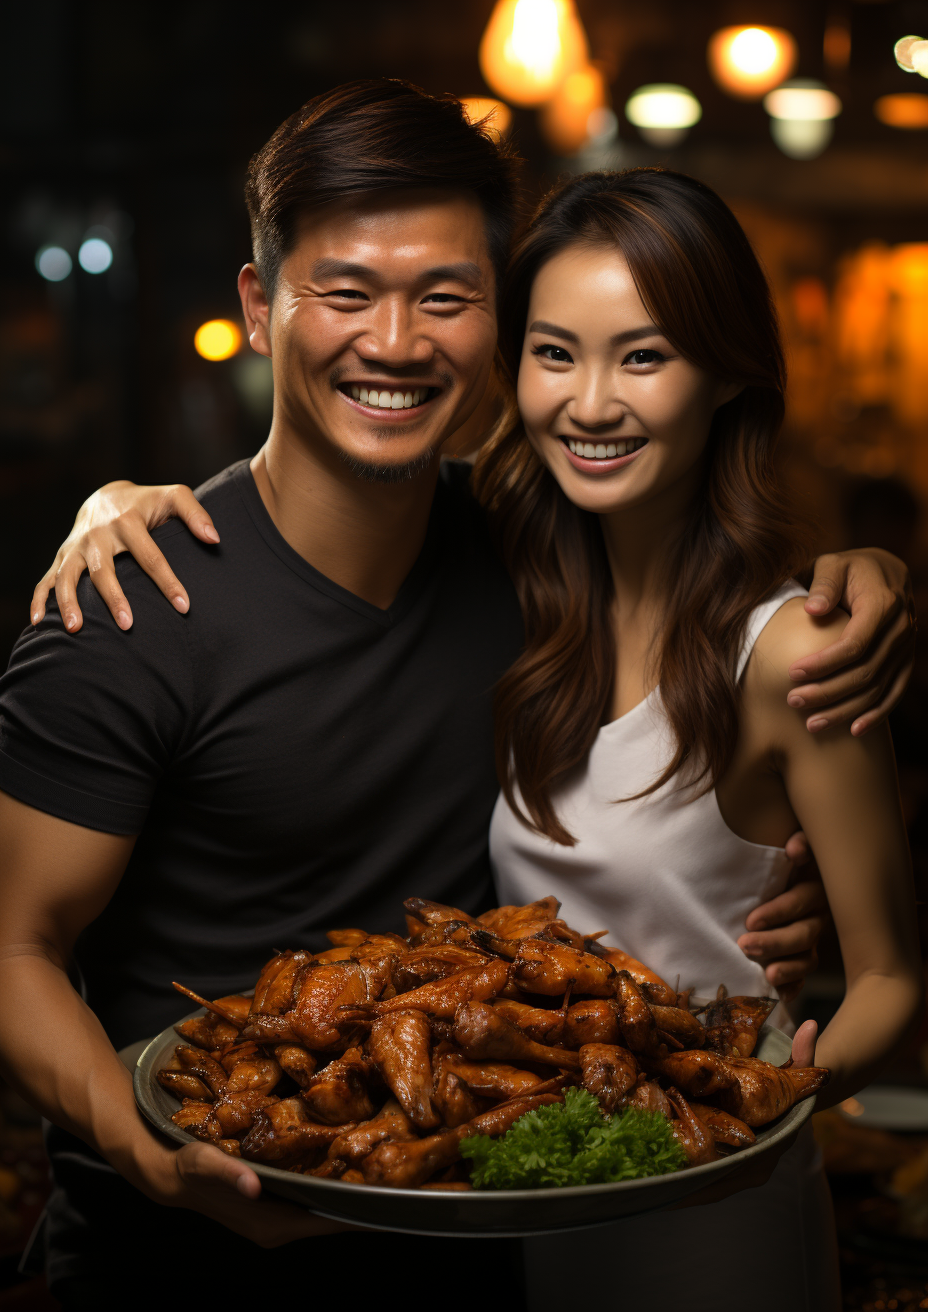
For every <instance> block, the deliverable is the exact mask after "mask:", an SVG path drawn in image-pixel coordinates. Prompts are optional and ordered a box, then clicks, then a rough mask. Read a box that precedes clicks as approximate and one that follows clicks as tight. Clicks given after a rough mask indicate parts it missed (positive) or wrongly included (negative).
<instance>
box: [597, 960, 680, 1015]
mask: <svg viewBox="0 0 928 1312" xmlns="http://www.w3.org/2000/svg"><path fill="white" fill-rule="evenodd" d="M599 951H600V952H601V953H602V954H603V956H604V957H605V959H606V960H607V961H608V962H611V964H612V965H613V966H615V968H616V970H627V971H628V973H629V975H631V977H632V979H633V980H634V981H635V983H636V984H638V985H640V986H641V987H642V988H646V990H647V994H646V997H647V1001H648V1002H658V1003H660V1004H661V1005H662V1006H665V1007H675V1006H676V1005H677V994H676V991H675V990H674V989H672V988H671V987H670V985H669V984H668V983H667V981H666V980H663V979H661V977H660V975H656V974H655V973H654V971H653V970H648V968H647V966H645V965H644V964H643V963H642V962H640V961H638V960H636V959H635V957H630V956H629V955H628V953H627V952H623V951H622V950H621V948H607V947H600V949H599Z"/></svg>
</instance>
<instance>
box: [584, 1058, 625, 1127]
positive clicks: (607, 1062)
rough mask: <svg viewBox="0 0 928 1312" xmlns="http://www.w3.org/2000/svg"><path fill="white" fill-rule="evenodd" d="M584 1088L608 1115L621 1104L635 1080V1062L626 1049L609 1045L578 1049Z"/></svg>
mask: <svg viewBox="0 0 928 1312" xmlns="http://www.w3.org/2000/svg"><path fill="white" fill-rule="evenodd" d="M580 1070H581V1072H582V1083H583V1087H584V1089H586V1090H587V1091H588V1092H589V1093H592V1094H593V1096H594V1097H596V1098H598V1099H599V1105H600V1107H601V1108H602V1109H603V1111H604V1112H607V1113H608V1114H609V1115H611V1114H612V1113H613V1112H614V1111H616V1110H617V1109H618V1108H619V1107H621V1106H622V1105H623V1104H624V1102H625V1095H626V1094H627V1093H628V1091H629V1089H631V1088H632V1087H633V1086H634V1084H635V1081H636V1080H637V1079H638V1063H637V1062H636V1061H635V1058H634V1057H633V1056H632V1054H631V1053H630V1052H629V1051H628V1049H627V1048H620V1047H617V1046H615V1045H614V1044H609V1043H587V1044H584V1046H583V1047H582V1048H581V1049H580Z"/></svg>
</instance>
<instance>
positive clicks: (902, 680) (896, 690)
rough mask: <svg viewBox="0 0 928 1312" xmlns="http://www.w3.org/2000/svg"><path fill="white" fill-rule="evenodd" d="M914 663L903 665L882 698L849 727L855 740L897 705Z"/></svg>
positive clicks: (881, 721)
mask: <svg viewBox="0 0 928 1312" xmlns="http://www.w3.org/2000/svg"><path fill="white" fill-rule="evenodd" d="M914 664H915V662H914V661H909V662H907V664H905V665H904V666H903V667H902V669H901V670H900V671H899V673H898V674H897V675H896V677H895V679H893V681H892V683H891V684H890V685H889V687H888V688H887V690H886V692H885V693H884V694H883V696H882V698H881V699H880V700H879V701H878V702H877V703H876V705H875V706H873V707H871V708H870V710H869V711H867V712H866V714H864V715H859V716H858V717H857V719H856V720H854V722H853V724H852V725H851V733H852V734H853V735H854V737H855V738H860V737H862V736H863V735H864V734H865V733H867V732H868V730H870V729H875V728H876V726H877V725H878V724H882V723H883V721H884V720H885V719H886V718H887V716H888V715H889V714H890V713H891V712H892V711H893V710H894V709H895V708H896V706H897V705H898V704H899V701H900V698H901V697H902V695H903V693H904V692H905V690H906V688H907V687H908V686H909V680H910V679H911V677H912V670H913V668H914Z"/></svg>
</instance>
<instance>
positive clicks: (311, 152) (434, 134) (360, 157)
mask: <svg viewBox="0 0 928 1312" xmlns="http://www.w3.org/2000/svg"><path fill="white" fill-rule="evenodd" d="M518 165H519V159H518V156H517V155H516V153H515V151H514V150H513V149H512V147H511V146H509V145H508V144H506V143H505V142H500V141H498V140H497V139H496V137H495V136H494V135H493V134H492V132H491V131H490V130H489V129H487V128H486V127H485V126H484V125H483V124H482V123H476V124H475V123H471V122H470V121H469V120H468V118H467V116H466V114H465V112H464V108H463V106H462V104H461V102H460V101H459V100H457V99H455V98H454V97H453V96H451V95H442V96H431V95H428V94H427V93H426V92H425V91H422V90H420V88H419V87H416V86H413V85H412V84H411V83H409V82H402V81H399V80H395V79H392V78H376V79H371V80H369V81H358V82H346V83H344V84H343V85H342V86H338V87H335V88H334V90H332V91H327V92H325V93H324V94H322V95H320V96H315V97H313V99H312V100H308V101H307V102H306V104H305V105H304V106H303V107H302V109H298V110H297V112H296V113H295V114H291V116H290V117H289V118H288V119H286V121H285V122H283V123H281V125H280V127H279V128H278V129H277V131H276V132H275V133H274V135H273V136H272V137H271V139H270V141H268V142H267V144H266V145H265V146H262V148H261V149H260V150H259V151H258V153H257V154H256V155H255V156H254V158H253V159H252V161H251V163H250V164H249V166H248V177H247V181H246V183H245V202H246V204H247V206H248V214H249V217H250V218H251V237H252V245H253V248H254V258H255V264H256V265H257V268H258V273H259V275H260V277H261V281H262V284H263V286H264V290H265V293H266V294H267V295H268V296H269V297H270V296H272V295H273V292H274V288H275V286H276V283H277V278H278V276H279V274H280V267H281V264H282V262H283V260H284V259H285V257H286V256H287V255H288V254H289V252H290V251H291V249H292V248H293V243H294V239H295V235H296V225H297V221H298V219H299V216H300V215H301V214H302V213H305V212H306V211H307V210H312V209H318V208H319V207H320V206H322V205H326V204H330V203H331V202H332V201H338V200H344V199H345V198H346V197H347V196H352V195H362V194H364V193H370V192H376V191H386V190H395V189H400V190H412V189H414V188H415V189H419V188H446V189H448V190H449V191H451V190H454V191H469V192H472V193H473V195H474V196H476V198H477V200H478V201H479V203H480V205H481V207H482V209H483V212H484V214H485V216H486V226H487V241H488V245H489V249H490V258H491V259H492V261H493V266H494V269H495V270H496V284H497V287H499V285H500V282H501V279H502V273H503V269H504V267H505V262H506V257H507V255H508V250H509V242H510V239H511V236H512V228H513V224H514V221H515V214H516V173H517V170H518Z"/></svg>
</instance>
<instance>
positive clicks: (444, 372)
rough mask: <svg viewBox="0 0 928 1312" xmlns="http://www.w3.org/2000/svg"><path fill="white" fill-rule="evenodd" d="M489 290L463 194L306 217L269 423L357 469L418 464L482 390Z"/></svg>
mask: <svg viewBox="0 0 928 1312" xmlns="http://www.w3.org/2000/svg"><path fill="white" fill-rule="evenodd" d="M494 295H495V294H494V279H493V266H492V264H491V262H490V257H489V251H488V248H487V239H486V223H485V219H484V215H483V212H482V210H481V208H480V206H479V204H478V202H477V201H476V199H475V198H473V197H472V196H470V195H467V194H460V195H456V194H454V193H447V192H442V193H434V192H415V193H410V192H404V193H390V192H387V193H377V194H373V195H368V196H361V197H357V198H354V199H352V200H351V201H346V202H342V203H339V204H338V205H333V206H328V207H326V209H324V210H322V211H319V212H315V213H309V214H307V215H306V216H305V218H304V219H303V221H302V224H301V226H300V228H299V229H298V234H297V240H296V244H295V246H294V248H293V250H292V251H291V253H290V254H289V256H288V257H287V258H286V260H285V261H284V263H283V266H282V268H281V273H280V277H279V280H278V284H277V288H276V290H275V293H274V299H273V305H272V307H271V310H270V315H269V322H268V324H267V329H266V335H267V341H268V345H269V353H270V355H271V357H272V359H273V362H274V388H275V424H276V423H278V422H283V423H284V424H285V425H286V427H287V428H289V429H291V430H292V431H293V432H294V433H295V434H297V435H298V436H299V437H300V438H301V439H302V440H303V441H304V442H306V443H308V444H309V445H310V447H311V449H312V450H313V452H314V454H315V455H317V457H318V458H321V459H322V460H324V461H325V462H326V463H328V462H329V460H330V459H331V458H332V457H335V458H336V459H340V460H341V461H343V462H345V463H347V464H348V465H349V467H351V468H353V469H354V470H355V472H356V473H358V474H359V475H360V476H362V477H367V478H375V479H382V480H384V481H394V480H397V479H401V478H405V477H409V476H411V475H412V474H415V473H416V472H419V471H421V470H424V469H425V468H427V467H428V466H429V465H430V464H431V463H432V461H433V460H434V459H435V458H436V456H437V452H438V450H439V448H440V447H441V445H442V443H443V442H444V441H445V440H446V439H447V438H448V437H449V436H450V435H451V434H452V433H453V432H454V431H455V430H456V429H457V428H459V427H460V426H461V424H463V423H464V422H465V421H466V420H467V419H468V418H469V417H470V415H471V414H472V413H473V411H474V410H475V408H476V406H477V405H478V404H479V402H480V399H481V397H482V396H483V393H484V390H485V388H486V385H487V380H488V377H489V372H490V367H491V363H492V359H493V352H494V348H495V346H496V331H497V328H496V309H495V301H494ZM246 312H247V309H246ZM250 326H251V325H249V327H250ZM252 341H253V345H255V346H257V347H258V349H261V346H260V344H259V342H258V341H256V340H255V338H254V336H253V338H252Z"/></svg>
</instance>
